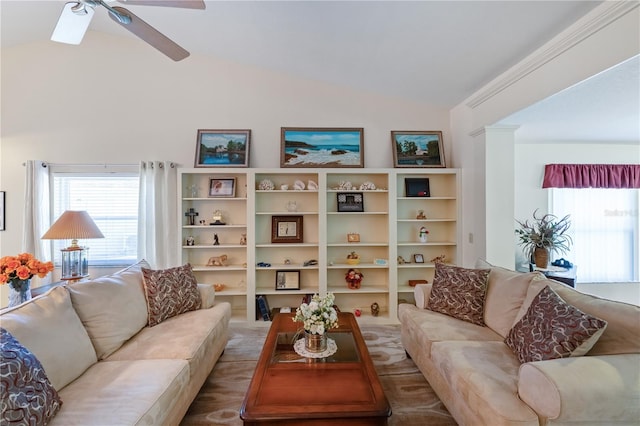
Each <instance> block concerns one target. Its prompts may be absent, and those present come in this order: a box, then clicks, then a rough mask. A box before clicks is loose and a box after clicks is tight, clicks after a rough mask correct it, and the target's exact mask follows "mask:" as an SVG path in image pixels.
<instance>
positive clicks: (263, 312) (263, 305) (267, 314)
mask: <svg viewBox="0 0 640 426" xmlns="http://www.w3.org/2000/svg"><path fill="white" fill-rule="evenodd" d="M260 318H262V320H263V321H271V310H270V309H269V302H268V301H267V296H264V295H259V296H256V319H260Z"/></svg>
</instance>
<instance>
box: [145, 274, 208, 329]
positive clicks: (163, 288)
mask: <svg viewBox="0 0 640 426" xmlns="http://www.w3.org/2000/svg"><path fill="white" fill-rule="evenodd" d="M142 277H143V282H144V292H145V296H146V298H147V310H148V312H149V327H153V326H154V325H158V324H160V323H161V322H162V321H164V320H166V319H168V318H171V317H175V316H176V315H180V314H182V313H184V312H189V311H195V310H196V309H199V308H200V305H201V304H202V298H201V296H200V292H199V291H198V282H197V280H196V277H195V276H194V275H193V271H192V269H191V265H190V264H188V263H187V264H186V265H183V266H178V267H176V268H169V269H161V270H157V271H156V270H152V269H146V268H142Z"/></svg>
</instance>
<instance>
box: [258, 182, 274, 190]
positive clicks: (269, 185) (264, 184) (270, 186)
mask: <svg viewBox="0 0 640 426" xmlns="http://www.w3.org/2000/svg"><path fill="white" fill-rule="evenodd" d="M275 187H276V186H275V185H274V184H273V182H272V181H270V180H269V179H264V180H263V181H262V182H260V185H258V189H260V190H262V191H272V190H273V189H274V188H275Z"/></svg>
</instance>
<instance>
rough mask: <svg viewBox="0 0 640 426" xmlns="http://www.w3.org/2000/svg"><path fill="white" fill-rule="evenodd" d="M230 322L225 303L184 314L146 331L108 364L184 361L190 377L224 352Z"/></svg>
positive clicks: (111, 358)
mask: <svg viewBox="0 0 640 426" xmlns="http://www.w3.org/2000/svg"><path fill="white" fill-rule="evenodd" d="M230 319H231V305H230V304H229V303H226V302H223V303H218V304H217V305H216V306H214V307H213V308H210V309H198V310H196V311H190V312H185V313H184V314H181V315H178V316H175V317H173V318H169V319H167V320H165V321H163V322H162V323H160V324H158V325H156V326H155V327H145V328H144V329H142V331H140V333H138V335H137V336H136V337H135V338H134V339H131V340H130V341H128V342H127V343H125V344H124V345H123V346H122V347H121V348H120V349H118V350H117V351H116V352H114V353H113V354H112V355H111V356H110V357H109V358H107V361H123V360H134V359H185V360H187V361H189V365H190V368H191V371H192V373H193V372H195V371H196V370H197V367H198V366H199V365H204V364H207V361H208V360H212V361H215V359H217V358H216V357H217V355H218V354H220V353H221V352H222V351H223V350H224V348H225V346H226V344H227V340H228V328H229V320H230ZM167 342H171V344H167ZM212 366H213V365H212ZM207 373H208V371H207Z"/></svg>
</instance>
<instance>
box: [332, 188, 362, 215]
mask: <svg viewBox="0 0 640 426" xmlns="http://www.w3.org/2000/svg"><path fill="white" fill-rule="evenodd" d="M336 200H337V202H338V211H339V212H363V211H364V195H363V194H362V192H338V193H337V194H336Z"/></svg>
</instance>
